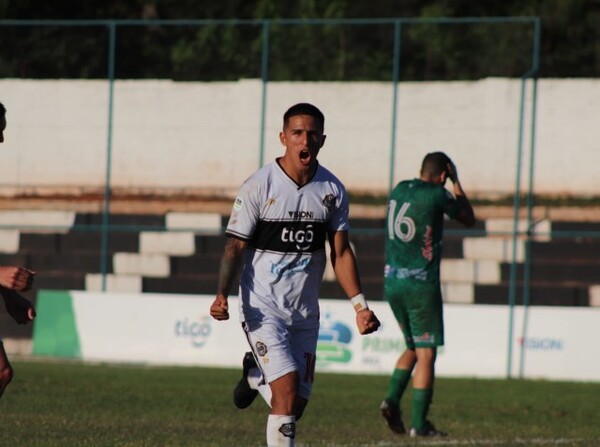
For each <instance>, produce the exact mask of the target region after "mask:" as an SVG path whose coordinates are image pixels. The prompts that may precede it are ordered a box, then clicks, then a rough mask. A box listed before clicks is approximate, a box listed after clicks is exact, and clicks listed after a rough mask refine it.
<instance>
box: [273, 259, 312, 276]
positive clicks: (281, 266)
mask: <svg viewBox="0 0 600 447" xmlns="http://www.w3.org/2000/svg"><path fill="white" fill-rule="evenodd" d="M309 262H310V259H308V258H306V259H301V260H299V261H293V262H280V263H278V264H275V263H274V262H271V273H273V274H274V275H276V276H280V275H281V276H286V277H288V276H292V275H294V274H296V273H301V272H305V271H306V266H307V265H308V263H309Z"/></svg>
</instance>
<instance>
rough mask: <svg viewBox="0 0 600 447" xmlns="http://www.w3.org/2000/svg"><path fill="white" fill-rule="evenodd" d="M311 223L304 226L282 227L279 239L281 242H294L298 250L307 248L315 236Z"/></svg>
mask: <svg viewBox="0 0 600 447" xmlns="http://www.w3.org/2000/svg"><path fill="white" fill-rule="evenodd" d="M312 228H313V227H312V225H307V226H306V228H304V229H302V228H284V229H283V230H281V240H282V241H283V242H294V243H296V248H297V249H298V250H307V249H308V248H310V244H311V242H312V241H313V240H314V238H315V233H314V232H313V230H312Z"/></svg>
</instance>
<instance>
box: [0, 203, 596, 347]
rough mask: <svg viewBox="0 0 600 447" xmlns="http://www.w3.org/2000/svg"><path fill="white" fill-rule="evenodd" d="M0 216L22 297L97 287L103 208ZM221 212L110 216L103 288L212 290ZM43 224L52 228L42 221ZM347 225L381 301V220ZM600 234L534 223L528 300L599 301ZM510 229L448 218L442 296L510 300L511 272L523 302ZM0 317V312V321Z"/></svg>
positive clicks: (334, 294)
mask: <svg viewBox="0 0 600 447" xmlns="http://www.w3.org/2000/svg"><path fill="white" fill-rule="evenodd" d="M1 215H2V213H0V222H2V223H4V225H5V226H7V225H11V223H12V222H13V221H16V220H21V226H20V227H19V230H15V229H10V228H9V229H3V230H0V263H4V264H7V265H23V266H27V267H29V268H31V269H33V270H35V271H37V272H38V276H37V278H36V282H35V286H34V288H33V289H32V290H31V291H29V292H28V293H27V294H26V295H27V296H28V297H29V298H31V299H34V300H35V295H36V293H37V291H38V290H40V289H64V290H94V291H98V290H102V286H103V284H102V283H103V279H102V275H101V273H102V255H101V247H102V233H101V230H102V215H101V214H96V213H75V212H73V213H71V215H69V214H68V213H60V214H56V213H55V214H48V213H47V212H43V213H42V214H35V213H33V212H31V213H29V214H27V213H25V214H24V213H23V212H21V213H20V214H18V215H16V214H12V215H10V216H8V217H6V216H4V217H2V216H1ZM227 218H228V217H227V216H222V215H220V214H216V213H166V214H162V215H157V214H151V215H150V214H149V215H140V214H114V215H111V216H110V220H109V223H110V225H111V231H110V233H109V236H108V243H107V254H108V256H107V258H106V265H105V269H106V273H107V277H106V288H107V290H108V291H115V292H126V293H141V292H144V293H161V294H165V293H167V294H168V293H175V294H209V295H212V294H213V293H214V291H215V288H216V284H217V278H218V270H219V262H220V256H221V253H222V250H223V246H224V243H225V237H224V236H223V234H222V231H223V228H224V226H225V225H226V223H227ZM23 220H25V223H23ZM30 222H36V223H37V225H34V224H33V223H30ZM47 222H50V225H48V226H46V225H45V224H46V223H47ZM41 223H44V225H41ZM351 224H352V231H351V243H352V245H353V247H354V249H355V251H356V254H357V260H358V265H359V269H360V272H361V280H362V283H363V289H364V292H365V294H366V295H367V296H368V297H369V299H371V300H380V299H382V295H383V284H382V271H383V264H384V234H383V228H384V220H383V219H368V218H362V219H354V220H352V221H351ZM13 225H15V226H16V223H14V224H13ZM21 228H22V229H21ZM520 230H522V228H520ZM598 231H600V223H593V222H582V223H576V222H550V221H547V220H545V221H540V222H537V225H536V227H535V231H534V232H533V233H532V239H531V243H530V245H529V248H530V250H531V264H530V270H529V271H530V275H529V278H530V279H529V282H530V284H531V288H530V294H529V302H530V304H531V305H535V306H537V305H541V306H591V305H593V306H598V305H600V275H598V272H599V271H600V270H599V269H600V257H599V256H598V253H600V240H598V239H597V238H595V239H594V238H592V237H589V238H588V237H582V236H577V235H581V234H585V232H598ZM511 232H512V220H510V219H488V220H486V221H481V222H478V224H477V226H476V227H475V228H474V229H471V230H469V231H466V230H464V229H462V228H461V227H459V226H458V225H455V224H453V223H452V222H448V223H447V225H446V233H445V236H444V248H443V249H444V258H443V261H442V267H441V268H442V289H443V294H444V300H445V301H446V302H455V303H477V304H507V302H508V297H509V293H510V290H509V288H510V278H511V275H514V276H515V278H516V288H515V289H514V293H515V303H516V304H522V303H523V300H524V289H523V284H524V282H523V281H524V272H525V268H526V266H525V263H524V260H525V250H526V249H527V244H526V241H525V240H524V239H519V240H518V241H517V244H516V248H517V252H516V261H517V264H516V269H515V271H513V272H511V261H512V244H513V242H512V238H511ZM571 233H573V234H571ZM550 235H552V237H550ZM324 279H325V280H324V283H323V286H322V289H321V295H322V296H323V297H327V298H344V294H343V292H342V290H341V289H340V287H339V286H338V285H337V282H336V281H335V277H334V275H333V272H332V270H331V268H328V269H327V271H326V272H325V278H324ZM7 318H8V317H7V316H6V314H5V313H0V324H2V320H3V319H7ZM3 327H5V328H7V329H8V330H9V331H10V332H9V333H8V334H5V335H6V336H9V335H10V336H15V337H19V336H28V335H30V331H31V326H29V325H28V326H18V325H14V324H6V325H3Z"/></svg>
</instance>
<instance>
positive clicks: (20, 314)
mask: <svg viewBox="0 0 600 447" xmlns="http://www.w3.org/2000/svg"><path fill="white" fill-rule="evenodd" d="M4 129H6V108H5V107H4V105H3V104H2V103H0V143H3V142H4ZM34 277H35V273H34V272H32V271H31V270H28V269H26V268H22V267H9V266H0V295H2V299H3V300H4V305H5V306H6V311H7V312H8V313H9V315H10V316H11V317H13V319H14V320H15V321H16V322H17V323H19V324H26V323H28V322H29V321H32V320H33V319H34V318H35V309H34V308H33V305H32V304H31V303H30V302H29V300H27V299H26V298H25V297H23V296H21V295H19V294H18V293H17V292H20V291H25V290H28V289H29V288H30V287H31V284H32V283H33V279H34ZM12 377H13V369H12V366H11V365H10V363H9V361H8V356H7V355H6V350H5V349H4V343H2V339H0V397H1V396H2V394H3V393H4V390H5V389H6V387H7V386H8V384H9V383H10V381H11V380H12Z"/></svg>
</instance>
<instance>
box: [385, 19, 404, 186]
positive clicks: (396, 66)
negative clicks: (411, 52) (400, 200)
mask: <svg viewBox="0 0 600 447" xmlns="http://www.w3.org/2000/svg"><path fill="white" fill-rule="evenodd" d="M401 31H402V23H401V22H400V20H397V21H396V22H395V23H394V50H393V51H394V53H393V57H394V60H393V71H392V84H393V91H394V93H393V96H392V141H391V143H390V177H389V182H388V195H389V194H390V193H391V192H392V189H393V188H394V181H395V171H396V169H395V168H396V120H397V114H398V83H399V78H400V46H401V44H402V39H401Z"/></svg>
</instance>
